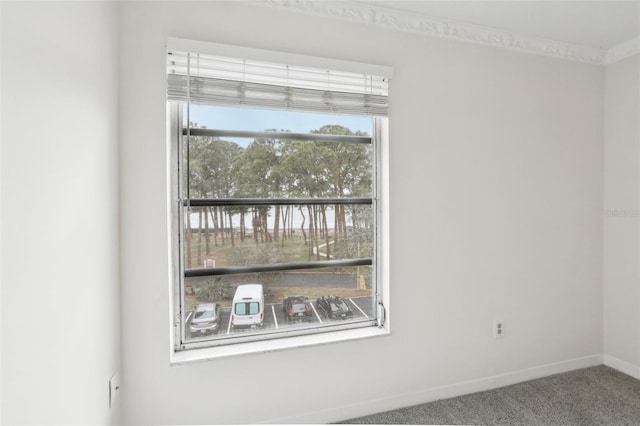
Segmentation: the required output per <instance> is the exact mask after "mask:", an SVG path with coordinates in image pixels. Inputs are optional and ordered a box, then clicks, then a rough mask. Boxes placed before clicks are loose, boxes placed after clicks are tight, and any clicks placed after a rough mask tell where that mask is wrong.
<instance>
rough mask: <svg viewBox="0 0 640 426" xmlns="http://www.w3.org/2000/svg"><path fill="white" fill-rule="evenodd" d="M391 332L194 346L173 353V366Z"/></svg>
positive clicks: (365, 330)
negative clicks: (205, 346) (203, 346)
mask: <svg viewBox="0 0 640 426" xmlns="http://www.w3.org/2000/svg"><path fill="white" fill-rule="evenodd" d="M390 334H391V332H390V331H389V330H387V329H386V328H384V327H382V328H380V327H367V328H359V329H354V330H342V331H336V332H331V333H319V334H312V335H306V336H295V337H284V338H282V339H273V340H263V341H259V342H249V343H238V344H234V345H226V346H216V347H211V348H202V349H191V350H185V351H180V352H172V354H171V360H170V363H171V365H182V364H190V363H193V362H200V361H207V360H210V359H216V358H226V357H233V356H242V355H251V354H258V353H265V352H275V351H281V350H287V349H293V348H303V347H307V346H317V345H325V344H329V343H334V342H344V341H349V340H358V339H368V338H372V337H381V336H388V335H390Z"/></svg>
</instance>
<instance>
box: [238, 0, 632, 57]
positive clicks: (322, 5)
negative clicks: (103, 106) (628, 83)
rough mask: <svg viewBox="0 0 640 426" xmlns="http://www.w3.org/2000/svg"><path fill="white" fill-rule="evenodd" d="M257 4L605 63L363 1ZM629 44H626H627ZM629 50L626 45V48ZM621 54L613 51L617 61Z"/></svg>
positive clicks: (576, 48) (548, 43) (565, 48)
mask: <svg viewBox="0 0 640 426" xmlns="http://www.w3.org/2000/svg"><path fill="white" fill-rule="evenodd" d="M247 2H249V3H251V4H255V5H260V6H265V7H272V8H280V9H285V10H288V11H292V12H297V13H303V14H306V15H313V16H321V17H330V18H337V19H341V20H346V21H350V22H356V23H359V24H366V25H374V26H377V27H382V28H386V29H390V30H395V31H402V32H407V33H413V34H420V35H424V36H429V37H437V38H443V39H450V40H457V41H462V42H470V43H475V44H481V45H484V46H492V47H498V48H503V49H508V50H513V51H518V52H523V53H530V54H535V55H540V56H546V57H552V58H558V59H565V60H570V61H577V62H583V63H588V64H596V65H604V64H606V63H609V56H608V52H607V49H604V48H598V47H588V46H582V45H577V44H570V43H563V42H558V41H553V40H546V39H542V38H534V37H527V36H522V35H519V34H515V33H512V32H508V31H502V30H498V29H495V28H489V27H483V26H479V25H471V24H463V23H459V22H454V21H448V20H444V19H439V18H432V17H429V16H425V15H422V14H415V13H410V12H405V11H399V10H394V9H388V8H384V7H379V6H376V5H375V4H371V3H365V2H360V1H347V0H344V1H314V0H247ZM624 44H625V45H626V43H624ZM621 50H625V52H628V50H627V49H626V48H622V47H621ZM616 55H617V54H616V53H615V52H614V53H612V54H611V59H612V60H613V58H614V57H617V56H616Z"/></svg>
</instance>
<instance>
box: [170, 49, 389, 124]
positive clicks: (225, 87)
mask: <svg viewBox="0 0 640 426" xmlns="http://www.w3.org/2000/svg"><path fill="white" fill-rule="evenodd" d="M387 95H388V79H387V78H386V77H383V76H374V75H369V74H362V73H354V72H345V71H335V70H327V69H321V68H312V67H303V66H295V65H291V64H277V63H269V62H264V61H256V60H249V59H238V58H229V57H222V56H215V55H209V54H202V53H192V52H183V51H176V50H169V51H168V54H167V98H168V99H169V100H170V101H178V102H193V103H197V104H207V105H226V106H249V107H256V108H277V109H289V110H296V111H312V112H329V113H338V114H357V115H387V114H388V96H387Z"/></svg>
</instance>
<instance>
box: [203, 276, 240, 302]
mask: <svg viewBox="0 0 640 426" xmlns="http://www.w3.org/2000/svg"><path fill="white" fill-rule="evenodd" d="M235 291H236V289H235V287H234V286H232V285H231V284H228V283H226V282H224V281H223V279H222V278H220V277H217V278H208V279H207V280H206V281H205V282H204V284H202V285H200V286H199V287H198V288H197V289H196V299H198V300H199V301H201V302H220V301H221V300H231V299H233V295H234V294H235Z"/></svg>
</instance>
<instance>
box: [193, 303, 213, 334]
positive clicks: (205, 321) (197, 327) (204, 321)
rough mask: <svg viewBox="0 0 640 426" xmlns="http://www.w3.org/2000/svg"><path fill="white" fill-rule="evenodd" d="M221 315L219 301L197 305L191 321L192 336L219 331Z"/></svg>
mask: <svg viewBox="0 0 640 426" xmlns="http://www.w3.org/2000/svg"><path fill="white" fill-rule="evenodd" d="M219 317H220V305H218V304H217V303H203V304H200V305H198V306H196V310H195V311H193V316H192V317H191V322H190V323H189V331H190V332H191V336H197V335H204V334H210V333H217V332H218V318H219Z"/></svg>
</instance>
